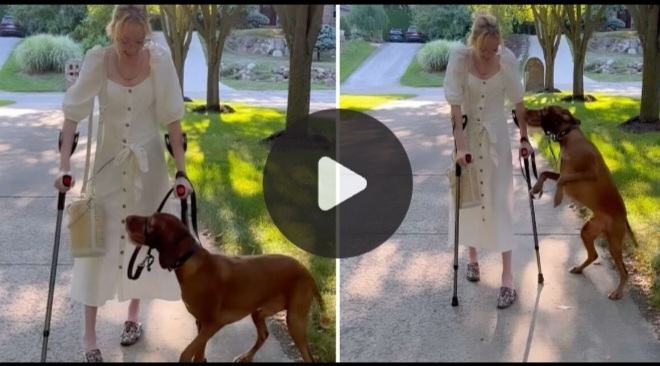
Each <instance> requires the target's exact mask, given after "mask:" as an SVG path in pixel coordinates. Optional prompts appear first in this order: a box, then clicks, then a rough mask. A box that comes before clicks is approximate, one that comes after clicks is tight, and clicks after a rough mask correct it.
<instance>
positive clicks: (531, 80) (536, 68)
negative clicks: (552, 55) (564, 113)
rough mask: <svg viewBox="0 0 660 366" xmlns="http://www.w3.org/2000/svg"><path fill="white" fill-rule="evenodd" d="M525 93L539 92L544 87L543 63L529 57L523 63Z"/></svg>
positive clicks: (536, 58)
mask: <svg viewBox="0 0 660 366" xmlns="http://www.w3.org/2000/svg"><path fill="white" fill-rule="evenodd" d="M524 80H525V83H524V84H525V91H533V92H536V91H539V90H541V89H543V88H544V87H545V81H544V66H543V61H541V59H539V58H538V57H530V58H529V59H527V62H526V63H525V79H524Z"/></svg>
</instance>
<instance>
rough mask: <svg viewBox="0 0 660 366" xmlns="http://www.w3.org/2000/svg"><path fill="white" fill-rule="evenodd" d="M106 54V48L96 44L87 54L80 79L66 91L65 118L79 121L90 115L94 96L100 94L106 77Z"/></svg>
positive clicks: (63, 107)
mask: <svg viewBox="0 0 660 366" xmlns="http://www.w3.org/2000/svg"><path fill="white" fill-rule="evenodd" d="M104 54H105V50H104V49H103V48H102V47H100V46H95V47H94V48H92V49H90V50H89V51H87V54H85V58H84V59H83V64H82V66H81V68H80V73H79V74H78V79H77V80H76V82H75V83H73V85H71V86H70V87H69V89H67V91H66V93H64V100H63V101H62V111H63V112H64V118H66V119H69V120H72V121H74V122H76V123H78V122H80V121H82V120H83V119H85V118H87V117H88V116H89V112H90V111H91V108H92V102H93V101H94V97H96V96H97V95H98V94H99V91H100V90H101V86H102V85H103V80H104V78H105V77H106V73H105V67H104Z"/></svg>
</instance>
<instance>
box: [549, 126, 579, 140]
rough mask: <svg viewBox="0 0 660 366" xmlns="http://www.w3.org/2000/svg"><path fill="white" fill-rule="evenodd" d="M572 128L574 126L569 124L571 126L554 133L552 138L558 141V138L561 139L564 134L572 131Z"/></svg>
mask: <svg viewBox="0 0 660 366" xmlns="http://www.w3.org/2000/svg"><path fill="white" fill-rule="evenodd" d="M574 129H575V126H571V127H569V128H567V129H565V130H563V131H561V132H559V133H558V134H556V135H554V136H553V140H555V141H557V142H559V141H560V140H562V139H563V138H564V137H566V135H568V134H569V133H570V132H571V131H573V130H574Z"/></svg>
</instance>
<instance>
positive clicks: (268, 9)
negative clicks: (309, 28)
mask: <svg viewBox="0 0 660 366" xmlns="http://www.w3.org/2000/svg"><path fill="white" fill-rule="evenodd" d="M335 9H336V6H335V5H324V6H323V18H322V20H321V24H327V25H330V26H332V27H334V26H335V19H336V16H337V15H336V11H335ZM259 12H260V13H261V14H263V15H265V16H267V17H268V19H269V20H270V22H269V23H268V24H267V25H266V26H271V27H279V26H281V25H282V24H281V22H280V19H279V17H278V15H277V12H276V11H275V7H274V6H273V5H259Z"/></svg>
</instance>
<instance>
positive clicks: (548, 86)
mask: <svg viewBox="0 0 660 366" xmlns="http://www.w3.org/2000/svg"><path fill="white" fill-rule="evenodd" d="M558 6H561V5H532V12H533V14H534V26H535V28H536V36H537V37H538V39H539V43H540V44H541V49H543V59H544V60H545V91H547V92H551V93H553V92H558V91H559V90H557V89H555V78H554V76H555V57H556V56H557V50H559V42H560V41H561V25H559V22H557V18H556V17H554V16H553V15H552V12H553V11H555V10H556V9H555V8H556V7H558Z"/></svg>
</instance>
